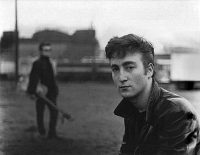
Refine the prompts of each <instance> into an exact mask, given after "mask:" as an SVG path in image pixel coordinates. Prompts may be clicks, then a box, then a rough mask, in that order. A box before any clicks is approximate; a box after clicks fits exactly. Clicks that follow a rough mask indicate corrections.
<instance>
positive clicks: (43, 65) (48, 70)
mask: <svg viewBox="0 0 200 155" xmlns="http://www.w3.org/2000/svg"><path fill="white" fill-rule="evenodd" d="M39 82H40V83H41V84H43V85H45V86H46V87H47V88H48V92H47V97H56V96H57V95H58V87H57V84H56V80H55V75H54V71H53V67H52V64H51V62H50V60H49V58H48V57H46V56H40V58H39V59H37V60H36V61H34V62H33V66H32V70H31V73H30V76H29V84H28V88H27V93H29V94H34V93H36V87H37V85H38V83H39Z"/></svg>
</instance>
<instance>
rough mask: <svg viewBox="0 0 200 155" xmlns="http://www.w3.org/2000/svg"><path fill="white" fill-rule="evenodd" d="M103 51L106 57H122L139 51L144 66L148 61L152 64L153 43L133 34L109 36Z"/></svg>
mask: <svg viewBox="0 0 200 155" xmlns="http://www.w3.org/2000/svg"><path fill="white" fill-rule="evenodd" d="M105 52H106V57H107V58H108V59H111V58H124V57H125V56H126V55H127V54H129V53H135V52H137V53H141V54H142V59H143V60H142V61H143V64H144V67H145V68H147V67H148V65H149V64H150V63H152V64H153V65H154V48H153V45H152V44H151V43H150V42H148V41H147V40H145V39H144V38H142V37H139V36H137V35H135V34H128V35H124V36H122V37H113V38H111V39H110V41H109V42H108V44H107V46H106V47H105Z"/></svg>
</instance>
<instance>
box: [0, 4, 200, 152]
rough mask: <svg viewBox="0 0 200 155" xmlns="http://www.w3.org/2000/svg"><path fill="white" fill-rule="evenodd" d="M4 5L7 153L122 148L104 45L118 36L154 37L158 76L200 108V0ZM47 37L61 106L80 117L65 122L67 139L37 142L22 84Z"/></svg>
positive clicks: (1, 85)
mask: <svg viewBox="0 0 200 155" xmlns="http://www.w3.org/2000/svg"><path fill="white" fill-rule="evenodd" d="M0 10H1V13H0V19H1V20H0V110H1V111H0V114H1V121H0V122H1V127H2V129H1V128H0V135H2V136H0V140H1V141H2V143H0V144H2V145H0V150H1V151H2V153H7V154H9V155H10V154H20V155H21V154H30V152H31V153H32V154H45V153H46V154H54V155H55V154H66V153H67V154H72V155H75V154H103V155H104V154H108V155H111V154H116V152H117V151H118V150H119V146H120V143H121V138H122V133H123V121H122V120H121V119H120V118H116V117H115V116H114V115H113V109H114V108H115V106H116V105H117V103H118V102H119V101H120V99H121V98H120V97H119V96H118V94H117V91H116V90H115V88H114V86H113V84H112V82H111V81H112V79H111V70H110V67H109V62H108V60H107V59H106V58H105V51H104V48H105V46H106V44H107V42H108V41H109V39H110V38H112V37H114V36H122V35H126V34H129V33H134V34H137V35H140V36H143V37H144V38H146V39H147V40H150V41H151V42H152V44H153V45H154V47H155V58H156V59H155V66H156V72H157V73H156V79H157V81H158V82H159V83H160V84H161V85H162V86H163V87H165V88H166V89H169V90H173V91H175V92H176V93H178V94H181V95H183V96H184V97H186V98H187V99H188V100H190V101H191V102H192V103H193V104H194V105H195V107H196V108H197V109H200V107H199V105H198V103H199V101H200V99H199V95H200V91H199V88H200V83H199V82H200V71H199V67H200V1H198V0H173V1H172V0H141V1H139V0H133V1H129V0H125V1H124V0H123V1H122V0H73V1H72V0H48V1H47V0H0ZM42 41H46V42H50V43H51V45H52V57H53V59H54V62H55V64H56V68H57V76H56V78H57V79H58V82H59V87H60V90H61V91H60V92H61V93H60V95H59V99H58V100H59V106H60V107H62V108H63V109H66V110H68V111H70V112H71V113H72V115H75V117H77V118H76V121H75V122H74V123H72V124H68V123H67V125H63V126H61V125H60V126H59V127H58V128H59V132H60V134H61V135H62V136H63V137H65V138H66V140H65V141H64V142H58V141H56V142H48V143H47V142H45V143H46V144H44V141H38V140H37V138H36V137H35V136H34V133H35V132H36V130H35V126H34V123H35V112H34V104H27V102H32V101H30V100H29V99H28V98H27V97H26V96H25V95H24V94H23V93H21V92H19V91H17V90H16V89H15V88H16V87H15V86H16V84H18V83H19V82H23V80H25V79H26V78H27V77H28V75H29V73H30V69H31V66H32V62H33V61H34V60H35V59H36V58H37V57H38V55H39V52H38V45H39V43H40V42H42ZM11 96H12V97H11ZM77 96H78V98H77ZM80 103H81V104H80ZM21 111H23V112H21ZM199 111H200V110H199ZM47 115H48V114H47ZM81 118H83V119H84V120H81ZM91 129H92V130H91ZM16 135H18V136H16ZM14 137H15V138H14ZM74 137H75V138H74ZM55 145H56V146H57V147H53V146H55ZM24 146H26V147H24ZM48 146H52V147H50V148H49V147H48ZM11 150H12V151H11ZM36 150H38V151H36ZM34 151H36V152H34Z"/></svg>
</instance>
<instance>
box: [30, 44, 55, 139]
mask: <svg viewBox="0 0 200 155" xmlns="http://www.w3.org/2000/svg"><path fill="white" fill-rule="evenodd" d="M39 51H40V57H39V58H38V59H37V60H36V61H34V62H33V65H32V69H31V73H30V76H29V84H28V88H27V93H28V94H29V95H30V96H31V97H32V98H36V96H35V94H37V93H40V94H42V95H44V96H46V97H47V98H48V99H49V100H51V101H52V102H53V103H55V104H56V98H57V96H58V86H57V84H56V80H55V70H54V68H53V65H52V61H51V60H50V56H51V44H50V43H41V44H40V45H39ZM46 105H47V106H48V108H49V111H50V120H49V130H48V134H47V137H48V138H56V137H57V133H56V124H57V117H58V112H57V110H55V109H54V108H53V107H51V106H49V104H46V101H44V100H43V99H42V98H37V100H36V117H37V127H38V132H39V133H40V135H42V136H45V135H46V129H45V126H44V110H45V106H46Z"/></svg>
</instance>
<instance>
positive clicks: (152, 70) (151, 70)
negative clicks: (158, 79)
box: [147, 63, 154, 78]
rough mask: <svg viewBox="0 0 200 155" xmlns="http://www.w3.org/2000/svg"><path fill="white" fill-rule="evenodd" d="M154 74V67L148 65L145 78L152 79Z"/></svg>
mask: <svg viewBox="0 0 200 155" xmlns="http://www.w3.org/2000/svg"><path fill="white" fill-rule="evenodd" d="M153 73H154V65H153V64H152V63H149V65H148V68H147V76H148V78H150V77H152V76H153Z"/></svg>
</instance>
